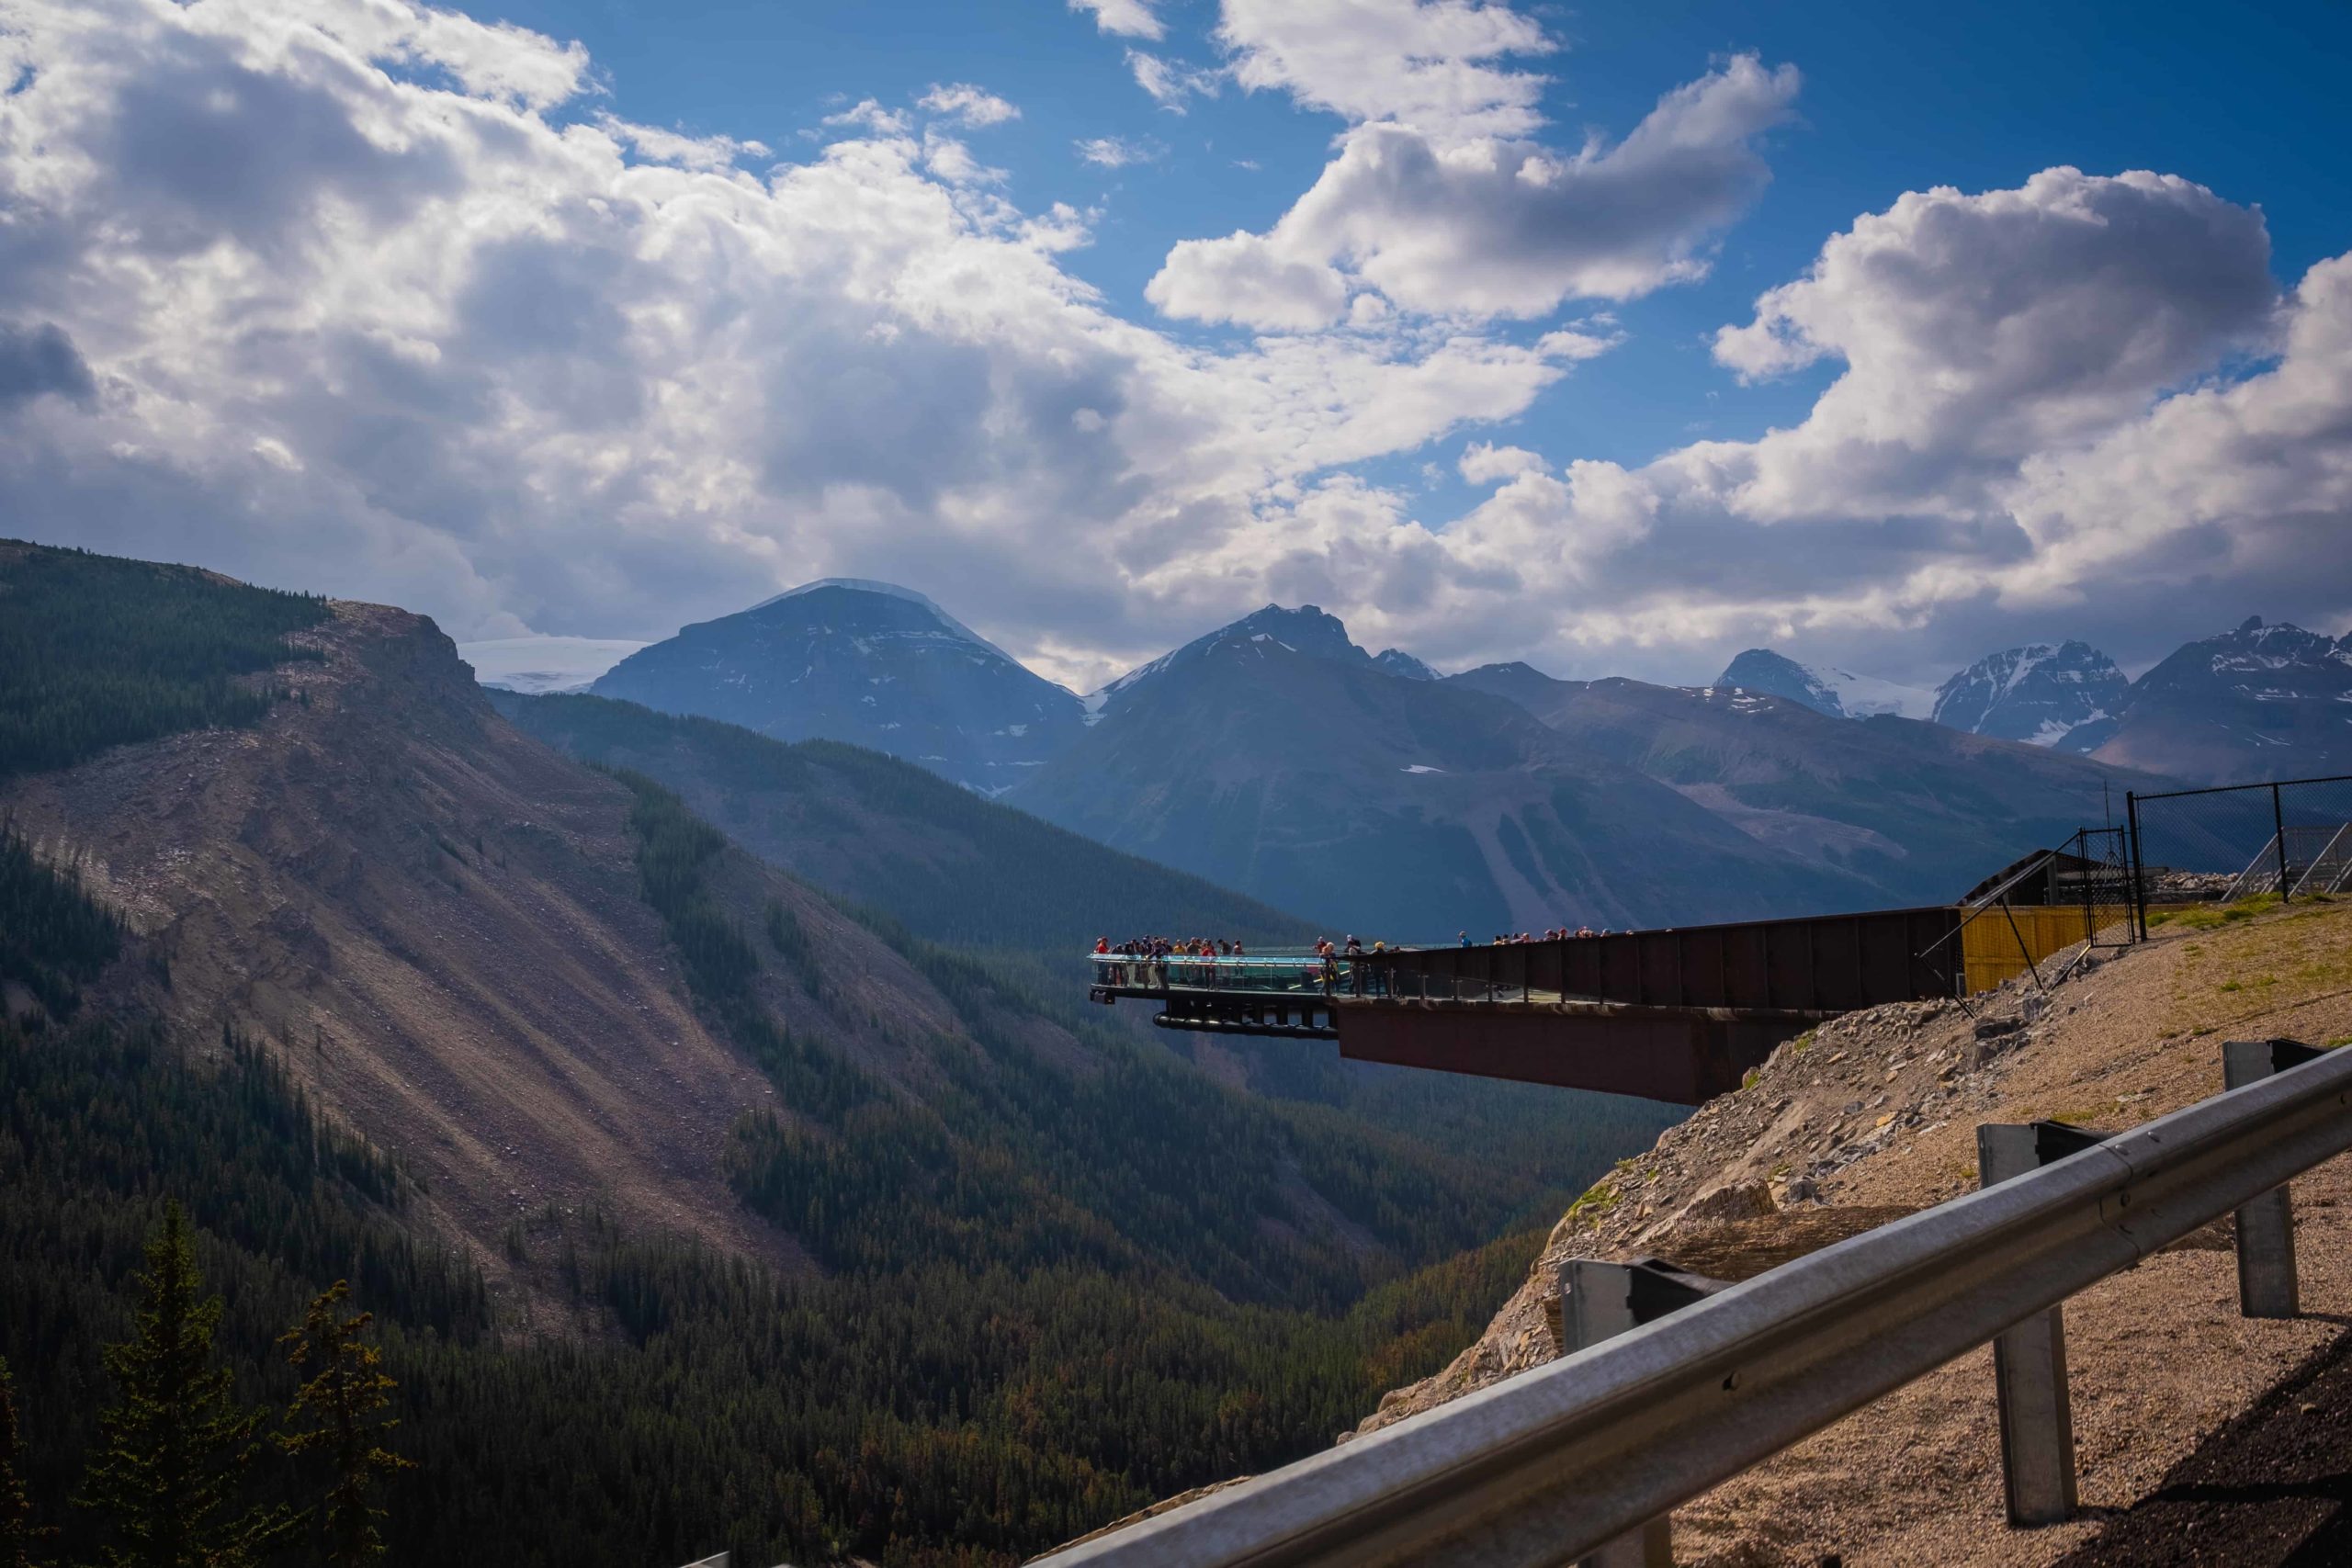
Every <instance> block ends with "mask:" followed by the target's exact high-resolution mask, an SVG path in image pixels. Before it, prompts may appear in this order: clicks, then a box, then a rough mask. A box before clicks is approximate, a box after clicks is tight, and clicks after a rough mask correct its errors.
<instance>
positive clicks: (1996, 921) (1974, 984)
mask: <svg viewBox="0 0 2352 1568" xmlns="http://www.w3.org/2000/svg"><path fill="white" fill-rule="evenodd" d="M2103 913H2105V914H2106V915H2107V916H2108V918H2109V919H2115V920H2119V921H2120V919H2123V915H2122V912H2121V911H2120V909H2119V910H2107V911H2103ZM2010 915H2015V916H2016V917H2017V925H2016V928H2015V929H2014V930H2012V929H2011V927H2010V925H2009V919H2008V917H2009V916H2010ZM2089 935H2090V917H2089V914H2088V912H2087V911H2086V910H2085V909H2084V908H2083V907H2082V906H2081V905H2080V904H2060V905H2054V906H2052V907H2049V908H2034V907H2027V908H2013V909H2010V910H2008V911H2007V912H2006V913H2005V912H2004V911H2003V910H2001V909H2000V908H1998V907H1997V906H1996V907H1995V908H1990V909H1986V910H1984V911H1983V912H1982V913H1980V914H1978V915H1977V917H1976V918H1975V919H1973V920H1971V921H1969V922H1968V924H1967V925H1966V926H1964V927H1962V930H1961V933H1960V945H1961V956H1962V961H1963V963H1964V964H1965V967H1966V972H1967V976H1968V988H1969V989H1970V990H1971V991H1987V990H1990V989H1992V988H1993V987H1996V986H1997V985H1999V984H2000V983H2001V982H2002V981H2004V980H2014V979H2016V978H2017V977H2018V976H2020V975H2022V974H2024V973H2025V972H2026V960H2027V959H2028V958H2029V957H2030V958H2031V959H2032V960H2033V961H2034V962H2035V963H2037V964H2038V963H2040V962H2041V960H2042V959H2044V958H2047V957H2049V956H2050V955H2051V954H2052V953H2063V952H2064V951H2065V950H2066V949H2067V948H2070V947H2072V946H2074V945H2075V943H2076V942H2081V941H2083V940H2085V939H2086V938H2087V937H2088V936H2089ZM2020 937H2022V938H2023V939H2024V945H2023V946H2022V947H2020V946H2019V945H2018V938H2020Z"/></svg>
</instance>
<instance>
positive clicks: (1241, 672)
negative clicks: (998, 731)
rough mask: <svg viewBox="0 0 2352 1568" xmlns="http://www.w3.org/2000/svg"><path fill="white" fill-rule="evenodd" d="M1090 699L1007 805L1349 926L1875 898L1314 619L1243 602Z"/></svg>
mask: <svg viewBox="0 0 2352 1568" xmlns="http://www.w3.org/2000/svg"><path fill="white" fill-rule="evenodd" d="M1109 697H1110V699H1111V700H1109V701H1108V702H1107V703H1106V704H1105V705H1104V706H1103V709H1102V716H1101V722H1100V723H1099V724H1098V725H1096V726H1095V727H1094V728H1091V730H1089V731H1088V732H1087V734H1086V735H1085V736H1084V737H1083V738H1082V739H1080V740H1079V741H1078V742H1077V743H1076V744H1075V745H1073V746H1072V747H1070V748H1069V750H1067V751H1065V752H1063V753H1062V754H1061V755H1060V756H1058V757H1057V758H1055V759H1054V760H1053V761H1050V762H1048V763H1047V764H1046V766H1044V767H1042V768H1040V769H1038V770H1037V771H1036V773H1035V776H1034V777H1033V778H1031V779H1029V780H1028V781H1026V782H1025V783H1023V784H1021V785H1019V786H1018V787H1017V788H1015V789H1014V790H1013V791H1012V794H1011V795H1008V796H1007V797H1006V798H1007V801H1008V803H1010V804H1012V805H1016V806H1020V807H1024V808H1025V809H1028V810H1031V811H1034V812H1036V813H1037V814H1038V815H1040V816H1042V817H1045V818H1047V819H1048V820H1050V821H1055V822H1058V823H1061V824H1062V825H1063V826H1065V827H1069V828H1073V829H1077V830H1078V831H1080V832H1082V833H1085V834H1088V835H1089V836H1091V837H1093V838H1096V839H1100V840H1103V841H1104V842H1106V843H1109V844H1113V845H1114V846H1116V847H1118V848H1120V849H1124V850H1127V851H1129V852H1134V853H1136V854H1142V855H1148V856H1149V857H1151V858H1152V859H1154V860H1158V861H1159V862H1161V863H1165V864H1169V865H1174V866H1181V867H1182V868H1183V869H1185V870H1188V871H1192V872H1194V873H1197V874H1201V875H1203V876H1206V877H1208V878H1209V879H1211V880H1212V881H1216V882H1219V883H1222V884H1224V885H1225V886H1229V887H1233V888H1236V889H1238V890H1240V891H1242V892H1246V893H1249V894H1250V895H1251V896H1253V897H1259V898H1262V899H1265V900H1267V901H1268V902H1270V903H1272V904H1274V905H1276V906H1278V907H1281V908H1291V909H1295V910H1298V911H1299V912H1301V913H1303V914H1306V915H1309V916H1312V917H1315V918H1317V919H1322V920H1326V921H1329V922H1331V923H1332V924H1333V926H1334V927H1335V928H1336V927H1345V928H1347V929H1350V930H1352V931H1356V932H1357V933H1358V934H1360V935H1363V937H1365V938H1366V939H1367V940H1370V939H1371V938H1372V937H1374V936H1385V937H1387V938H1390V939H1392V940H1395V939H1403V940H1413V939H1424V940H1427V939H1435V940H1446V939H1450V938H1451V937H1452V936H1453V933H1454V932H1455V931H1457V930H1467V931H1471V932H1472V934H1473V935H1474V936H1475V937H1476V938H1478V939H1480V940H1483V939H1485V938H1486V937H1488V936H1491V935H1492V934H1494V933H1495V932H1496V931H1506V930H1522V929H1535V930H1541V929H1544V928H1545V927H1549V926H1555V925H1559V924H1564V923H1565V924H1569V925H1575V924H1577V923H1579V922H1582V921H1588V920H1589V921H1590V922H1591V923H1592V924H1594V925H1608V926H1619V927H1623V926H1628V925H1635V924H1655V923H1679V922H1685V921H1691V920H1698V919H1736V918H1740V917H1743V916H1750V915H1755V916H1761V915H1765V914H1769V913H1790V912H1795V911H1800V910H1806V909H1822V908H1838V907H1847V908H1855V907H1861V906H1864V905H1867V904H1870V903H1871V902H1873V901H1875V900H1874V897H1873V892H1872V889H1871V887H1870V886H1868V885H1867V884H1865V883H1864V882H1862V881H1860V879H1857V878H1854V877H1851V876H1849V874H1846V873H1845V872H1843V871H1841V870H1840V869H1838V868H1837V867H1835V866H1832V865H1823V864H1818V863H1807V862H1806V861H1804V860H1802V859H1800V858H1798V857H1796V856H1793V855H1789V854H1785V853H1783V852H1780V851H1777V850H1774V849H1771V848H1770V847H1769V846H1767V845H1765V844H1762V843H1759V842H1758V841H1757V840H1755V839H1753V838H1751V837H1750V836H1749V835H1747V834H1746V833H1743V832H1741V831H1740V830H1739V829H1736V828H1735V827H1733V826H1732V825H1731V824H1730V823H1728V822H1726V821H1724V819H1723V818H1720V817H1718V816H1716V815H1715V814H1713V812H1711V811H1709V810H1707V809H1705V808H1704V807H1702V806H1700V805H1698V804H1695V803H1693V802H1692V801H1690V800H1688V799H1685V798H1684V797H1683V796H1681V795H1678V794H1677V793H1676V792H1675V791H1673V790H1671V789H1669V788H1668V787H1666V786H1665V785H1663V784H1658V783H1657V782H1655V781H1653V780H1651V779H1648V778H1645V777H1644V776H1643V775H1641V774H1640V773H1636V772H1634V771H1633V770H1632V769H1630V768H1627V767H1624V766H1623V765H1621V764H1619V763H1616V762H1614V761H1609V760H1607V759H1605V758H1601V757H1598V756H1595V755H1594V754H1593V753H1592V752H1591V751H1590V750H1589V749H1587V748H1583V747H1579V746H1577V745H1575V744H1572V743H1571V742H1569V741H1568V740H1567V739H1566V738H1565V737H1563V736H1561V735H1560V734H1558V733H1557V732H1556V731H1555V730H1552V729H1549V728H1546V727H1544V725H1542V724H1540V723H1538V722H1537V721H1536V720H1535V719H1534V718H1533V717H1532V716H1530V715H1529V714H1528V713H1527V712H1526V711H1525V710H1523V709H1522V708H1521V707H1520V706H1518V705H1516V704H1514V703H1512V702H1510V701H1507V700H1504V699H1502V698H1499V697H1496V696H1492V695H1488V694H1485V693H1482V692H1477V691H1473V690H1470V689H1467V688H1466V687H1464V686H1463V685H1461V684H1458V683H1456V682H1451V681H1447V682H1432V681H1422V680H1407V679H1399V678H1398V677H1397V676H1394V675H1390V674H1387V673H1385V672H1384V671H1381V670H1379V669H1377V668H1375V667H1374V661H1373V660H1371V659H1370V658H1368V657H1367V656H1365V655H1364V654H1363V650H1362V649H1358V648H1356V647H1355V645H1354V644H1353V643H1351V642H1350V641H1349V640H1348V637H1347V633H1346V629H1345V628H1344V627H1343V626H1340V623H1339V622H1337V621H1336V620H1334V619H1332V618H1331V617H1330V616H1329V615H1324V614H1322V612H1320V611H1319V610H1312V609H1308V610H1295V611H1294V610H1278V609H1274V608H1272V607H1270V608H1268V609H1266V610H1261V611H1260V612H1259V613H1258V614H1256V615H1251V616H1249V617H1247V618H1246V619H1244V620H1242V621H1238V622H1236V623H1235V624H1234V625H1233V626H1227V627H1224V628H1221V629H1220V630H1219V631H1217V632H1215V633H1212V634H1210V635H1209V636H1208V637H1203V638H1201V639H1199V640H1198V641H1196V642H1194V643H1191V644H1188V645H1187V646H1186V647H1184V648H1182V649H1178V650H1177V651H1176V652H1175V653H1173V654H1170V656H1168V658H1166V659H1163V660H1155V661H1154V662H1153V663H1152V664H1149V665H1147V666H1145V667H1144V668H1143V669H1142V670H1139V671H1136V672H1135V674H1133V675H1131V676H1129V677H1127V678H1125V680H1124V681H1123V682H1119V683H1118V687H1117V689H1116V690H1115V691H1114V692H1112V693H1110V694H1109ZM1335 934H1338V933H1337V932H1336V931H1335Z"/></svg>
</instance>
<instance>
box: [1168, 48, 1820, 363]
mask: <svg viewBox="0 0 2352 1568" xmlns="http://www.w3.org/2000/svg"><path fill="white" fill-rule="evenodd" d="M1471 15H1473V16H1475V17H1487V10H1481V11H1478V12H1476V13H1471ZM1485 25H1489V26H1491V25H1493V24H1491V23H1487V24H1485ZM1247 79H1248V77H1247V76H1246V74H1245V76H1244V80H1245V81H1246V80H1247ZM1796 92H1797V73H1796V72H1795V70H1794V68H1792V67H1789V66H1781V67H1780V68H1778V69H1776V70H1767V69H1766V68H1765V67H1764V66H1763V64H1762V63H1761V62H1758V60H1757V59H1755V58H1754V57H1753V56H1745V55H1744V56H1741V57H1739V58H1737V59H1735V60H1733V61H1731V62H1728V63H1727V64H1726V65H1724V67H1722V68H1721V69H1719V70H1717V71H1714V72H1711V73H1709V74H1708V75H1706V76H1705V77H1703V78H1702V79H1701V80H1699V81H1696V82H1692V83H1690V84H1688V85H1684V86H1682V87H1679V88H1677V89H1676V90H1675V91H1673V92H1671V93H1668V95H1666V96H1664V97H1663V98H1661V99H1660V100H1659V101H1658V104H1657V107H1656V108H1654V109H1653V110H1651V112H1650V114H1649V115H1648V116H1647V118H1645V119H1644V120H1643V121H1642V123H1641V124H1640V125H1638V126H1637V127H1635V128H1634V131H1633V133H1632V134H1631V135H1629V136H1627V137H1626V138H1625V140H1624V141H1622V142H1619V143H1617V144H1616V145H1614V146H1608V145H1605V144H1603V143H1600V142H1598V141H1592V142H1588V143H1587V144H1586V145H1585V146H1584V147H1582V148H1581V149H1579V150H1577V151H1576V152H1560V151H1557V150H1555V149H1552V148H1549V147H1546V146H1544V145H1543V144H1540V143H1537V142H1533V141H1522V140H1511V139H1504V138H1499V137H1496V136H1489V135H1476V136H1466V137H1465V136H1460V135H1453V134H1448V135H1445V136H1439V135H1433V134H1432V133H1431V132H1430V131H1429V130H1425V129H1423V128H1421V127H1419V126H1416V125H1413V124H1410V123H1400V122H1395V121H1389V120H1380V121H1374V122H1373V123H1369V124H1364V125H1360V126H1358V127H1356V128H1355V129H1354V130H1350V131H1348V132H1347V133H1346V134H1345V135H1344V136H1343V137H1342V138H1341V139H1340V154H1339V156H1338V157H1337V158H1336V159H1335V160H1334V161H1333V162H1332V163H1331V164H1329V166H1328V167H1327V168H1325V170H1324V171H1323V174H1322V176H1321V177H1320V178H1319V179H1317V181H1316V183H1315V185H1314V186H1312V187H1311V188H1310V189H1309V190H1308V191H1307V192H1306V195H1304V196H1302V197H1300V198H1299V199H1298V201H1297V203H1296V204H1295V206H1293V207H1292V208H1291V209H1290V210H1289V211H1288V212H1287V213H1285V214H1283V217H1282V219H1281V220H1279V221H1278V222H1276V223H1275V225H1274V226H1273V228H1272V229H1271V230H1270V231H1267V232H1266V233H1265V234H1263V235H1235V236H1231V237H1229V238H1227V239H1224V240H1213V241H1194V240H1188V241H1182V242H1179V243H1177V244H1176V245H1175V246H1174V247H1173V248H1172V249H1171V250H1170V252H1169V254H1168V259H1167V261H1166V263H1165V264H1164V265H1163V266H1162V268H1161V270H1160V272H1159V276H1157V277H1155V278H1154V279H1153V282H1152V286H1151V291H1150V293H1149V295H1148V297H1149V298H1150V299H1151V300H1152V301H1153V303H1155V304H1157V305H1159V308H1160V309H1161V310H1166V311H1168V312H1169V313H1170V315H1178V316H1196V317H1198V318H1200V319H1204V320H1213V321H1240V322H1246V323H1249V324H1251V325H1258V326H1264V327H1284V328H1290V329H1294V330H1295V329H1297V328H1300V327H1303V326H1312V325H1319V324H1322V322H1317V321H1311V320H1309V319H1308V315H1307V312H1306V310H1305V308H1304V304H1303V301H1304V300H1305V299H1306V295H1304V294H1303V293H1302V292H1301V291H1300V289H1299V288H1298V287H1297V285H1296V280H1297V279H1299V278H1301V277H1303V276H1309V275H1313V276H1317V277H1321V276H1323V275H1326V274H1329V275H1332V276H1341V273H1340V269H1342V268H1344V269H1345V274H1344V276H1348V277H1349V278H1351V280H1352V281H1353V282H1355V283H1356V284H1358V285H1361V286H1367V287H1370V288H1377V289H1378V290H1380V291H1381V292H1382V293H1383V294H1385V295H1386V296H1387V297H1388V299H1390V300H1391V301H1393V302H1394V303H1396V304H1397V305H1399V306H1401V307H1403V308H1405V309H1407V310H1416V311H1421V312H1427V313H1431V314H1442V313H1468V314H1474V315H1514V316H1536V315H1542V314H1544V313H1545V312H1547V311H1550V310H1555V309H1557V308H1558V307H1559V306H1560V305H1561V304H1562V302H1563V301H1565V300H1567V299H1611V300H1620V299H1634V298H1635V297H1637V296H1640V295H1643V294H1646V293H1648V292H1650V291H1651V290H1653V289H1656V288H1660V287H1662V286H1664V285H1666V284H1668V283H1674V282H1678V281H1681V280H1685V279H1689V278H1692V277H1696V276H1701V275H1702V274H1703V273H1704V272H1705V270H1706V265H1707V264H1706V258H1705V255H1704V254H1703V252H1702V245H1703V244H1704V243H1706V242H1707V241H1708V240H1709V239H1710V238H1711V237H1712V236H1713V235H1714V234H1715V233H1717V232H1719V231H1721V230H1722V229H1723V228H1724V227H1725V226H1726V225H1727V224H1729V223H1730V222H1731V220H1733V219H1735V218H1736V217H1737V216H1738V215H1739V214H1740V213H1741V212H1742V211H1744V210H1745V209H1746V208H1747V205H1748V203H1749V202H1750V201H1751V200H1753V198H1754V197H1755V194H1756V192H1757V191H1758V189H1760V188H1761V187H1762V186H1763V184H1764V183H1765V181H1766V179H1767V177H1768V175H1767V171H1766V168H1765V165H1764V162H1763V159H1762V157H1761V156H1760V155H1759V154H1758V152H1757V151H1756V146H1755V143H1756V140H1757V138H1758V137H1759V136H1760V135H1761V134H1762V133H1763V132H1764V131H1766V130H1769V129H1770V128H1771V127H1772V126H1773V125H1775V124H1777V123H1779V122H1780V121H1781V119H1782V118H1785V117H1786V116H1787V114H1788V112H1789V107H1790V105H1791V103H1792V101H1793V100H1794V98H1795V96H1796ZM1366 101H1367V102H1370V101H1371V100H1370V99H1369V98H1367V99H1366ZM1472 102H1473V108H1472V111H1471V112H1469V113H1468V114H1467V117H1466V118H1467V120H1468V121H1470V122H1475V123H1482V124H1483V123H1494V120H1493V116H1492V115H1491V114H1489V113H1488V112H1487V110H1486V109H1478V108H1476V100H1475V99H1474V100H1472ZM1489 107H1491V105H1489ZM1521 107H1525V106H1521ZM1528 112H1529V113H1531V114H1532V108H1530V109H1528ZM1447 123H1448V124H1449V125H1451V126H1453V127H1456V128H1458V126H1459V125H1460V124H1462V123H1464V116H1463V115H1455V116H1453V118H1452V119H1450V120H1449V121H1448V122H1447ZM1509 123H1511V124H1514V125H1518V124H1521V123H1523V120H1522V119H1512V120H1510V121H1509ZM1245 241H1246V242H1248V243H1243V242H1245ZM1319 297H1320V298H1322V299H1327V300H1329V301H1331V315H1329V316H1326V317H1325V318H1324V321H1329V320H1331V319H1333V318H1334V317H1336V315H1337V311H1338V308H1339V306H1338V299H1339V298H1340V290H1339V289H1337V288H1333V287H1330V286H1329V284H1328V283H1327V284H1325V285H1324V286H1323V287H1322V288H1320V290H1319Z"/></svg>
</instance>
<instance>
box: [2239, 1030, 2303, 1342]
mask: <svg viewBox="0 0 2352 1568" xmlns="http://www.w3.org/2000/svg"><path fill="white" fill-rule="evenodd" d="M2319 1055H2322V1053H2320V1052H2318V1051H2315V1050H2313V1049H2312V1047H2311V1046H2309V1045H2305V1044H2303V1043H2301V1041H2296V1040H2232V1041H2229V1042H2228V1043H2225V1044H2223V1045H2222V1088H2223V1089H2244V1088H2245V1086H2246V1085H2247V1084H2250V1083H2257V1082H2259V1081H2260V1080H2262V1079H2264V1078H2267V1077H2270V1076H2271V1075H2272V1074H2274V1073H2282V1072H2285V1071H2286V1070H2287V1069H2288V1068H2289V1067H2292V1066H2301V1064H2302V1063H2305V1062H2308V1061H2311V1060H2312V1059H2313V1058H2314V1057H2317V1056H2319ZM2236 1228H2237V1233H2238V1247H2237V1251H2238V1314H2239V1315H2240V1316H2243V1317H2294V1316H2297V1315H2299V1314H2301V1305H2302V1303H2301V1299H2300V1298H2299V1296H2298V1294H2297V1291H2296V1283H2295V1209H2294V1204H2293V1203H2292V1201H2290V1199H2289V1197H2288V1195H2287V1189H2286V1188H2284V1187H2278V1188H2273V1189H2272V1190H2270V1191H2267V1192H2265V1193H2264V1194H2263V1195H2262V1196H2261V1197H2259V1198H2256V1199H2255V1200H2254V1201H2252V1202H2250V1203H2248V1204H2247V1205H2246V1206H2245V1208H2243V1209H2240V1210H2239V1211H2238V1212H2237V1224H2236Z"/></svg>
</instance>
